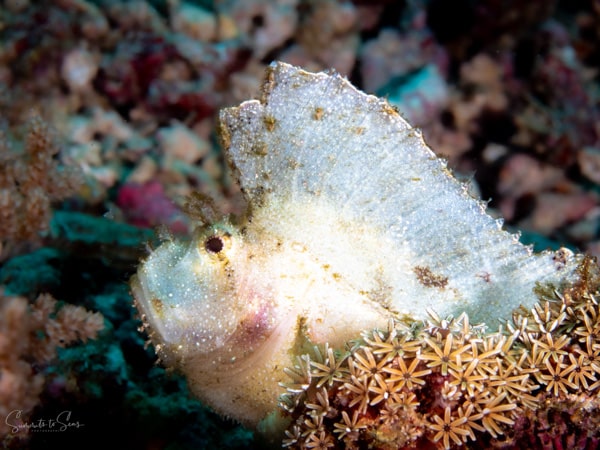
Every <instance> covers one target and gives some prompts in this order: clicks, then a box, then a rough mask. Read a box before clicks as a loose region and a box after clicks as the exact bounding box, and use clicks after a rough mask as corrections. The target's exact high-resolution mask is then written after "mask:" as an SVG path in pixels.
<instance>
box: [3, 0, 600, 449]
mask: <svg viewBox="0 0 600 450" xmlns="http://www.w3.org/2000/svg"><path fill="white" fill-rule="evenodd" d="M599 23H600V5H599V3H598V2H597V1H594V0H581V1H577V2H568V1H558V0H551V1H548V0H532V1H518V0H507V1H503V2H499V1H495V0H480V1H468V0H456V1H451V2H450V1H447V0H410V1H390V0H373V1H364V0H352V1H350V0H349V1H344V0H320V1H319V0H249V1H236V0H214V1H211V0H132V1H125V0H52V1H48V2H41V1H40V2H38V1H35V0H4V1H3V2H2V3H1V4H0V286H3V288H2V289H3V290H2V294H1V295H0V302H1V303H0V309H1V312H2V313H1V314H2V315H1V316H0V416H4V415H6V414H7V413H8V412H10V411H11V410H13V409H15V410H22V411H23V412H24V414H23V417H22V420H23V421H24V423H28V422H27V421H31V420H35V419H36V418H45V417H48V415H49V414H54V413H55V412H56V411H60V410H61V408H62V409H65V408H66V409H69V410H73V414H76V413H77V414H80V415H82V416H84V417H86V418H87V420H88V422H87V424H86V431H85V433H88V434H87V435H85V434H82V435H77V434H67V435H63V434H61V433H47V434H46V435H44V436H42V433H37V434H35V433H30V435H29V436H28V438H27V439H29V440H27V439H25V438H24V436H23V433H11V430H10V428H7V426H6V424H5V423H4V417H2V418H0V419H1V420H0V433H1V434H2V435H4V436H6V437H7V438H6V439H5V441H4V442H5V445H7V446H11V447H19V446H25V445H27V446H29V447H31V448H47V447H48V446H49V445H53V444H54V445H66V443H67V442H68V443H71V444H73V443H74V442H79V443H81V442H86V443H89V442H90V441H94V442H96V443H97V444H96V445H97V446H99V447H100V446H101V444H105V443H107V442H108V441H107V438H106V437H105V435H106V433H105V431H106V429H105V428H102V420H103V419H101V414H102V412H105V411H110V414H111V415H112V416H113V417H115V418H116V419H115V420H117V418H118V420H120V422H121V423H122V425H120V426H121V427H123V429H126V430H127V431H126V433H127V435H128V436H131V441H124V445H125V444H127V445H129V446H130V448H166V447H167V443H173V445H174V446H179V448H211V447H212V448H216V447H220V448H248V447H249V446H252V445H253V442H254V441H253V440H252V439H253V438H252V434H251V433H249V432H247V430H243V429H242V428H240V427H236V426H235V425H232V424H230V423H228V422H227V421H223V420H221V418H218V417H216V416H214V415H211V413H210V412H207V411H205V410H204V409H202V407H201V406H198V405H196V404H195V403H193V402H191V401H190V400H188V397H187V393H186V390H185V383H183V382H182V381H181V380H179V379H177V378H174V377H172V376H171V377H168V376H167V375H166V374H165V373H164V371H163V370H162V369H161V368H159V367H157V366H156V365H155V360H154V359H153V358H154V356H153V353H152V352H151V349H145V348H144V342H143V337H142V336H140V335H139V334H138V333H137V330H136V328H137V326H138V325H139V322H138V321H137V319H136V317H135V314H134V311H133V310H132V308H131V300H130V297H129V294H128V292H127V286H126V281H127V279H128V277H129V276H130V275H131V273H132V272H133V270H134V269H135V266H136V263H137V261H138V260H139V258H141V257H143V255H144V251H145V245H146V244H147V245H152V241H153V239H155V233H154V230H156V229H158V228H159V227H162V228H163V229H164V230H165V233H167V234H168V233H173V234H185V233H187V232H189V231H190V229H191V228H192V224H191V223H190V220H189V218H188V217H187V216H186V215H185V214H184V213H183V212H182V207H183V205H184V203H185V199H186V197H187V196H189V195H190V194H191V193H192V192H200V194H201V195H203V196H205V197H209V198H212V199H213V200H214V202H215V204H216V205H217V206H218V208H219V209H220V211H221V212H223V213H225V214H228V213H236V212H239V211H241V210H242V206H243V205H242V204H241V197H240V193H239V190H238V188H237V187H236V186H235V183H234V182H233V179H232V177H231V176H230V174H229V173H228V171H227V170H226V164H225V161H224V160H223V156H222V154H221V152H220V148H219V145H218V140H217V139H216V136H215V129H216V117H217V113H218V111H219V109H220V108H222V107H224V106H230V105H234V104H237V103H239V102H241V101H243V100H246V99H249V98H253V97H255V96H256V95H257V93H258V92H259V88H260V85H261V82H262V76H263V72H264V69H265V67H266V66H267V65H268V64H269V63H270V62H271V61H273V60H282V61H286V62H289V63H292V64H295V65H300V66H303V67H304V68H306V69H307V70H311V71H318V70H336V71H338V72H340V73H341V74H343V75H345V76H347V77H348V78H349V79H350V81H351V82H353V83H354V84H355V85H357V86H358V87H359V88H361V89H363V90H365V91H367V92H369V93H373V94H376V95H379V96H385V97H386V98H387V99H388V100H389V101H390V103H392V104H393V105H395V106H397V107H398V109H399V111H401V113H402V114H403V115H404V116H405V117H406V118H407V119H408V120H409V121H411V123H413V124H414V125H415V126H418V127H420V128H421V129H422V130H423V133H424V135H425V138H426V141H427V142H428V144H429V145H430V147H431V148H432V149H434V150H435V151H436V152H437V154H438V155H439V156H441V157H444V158H446V159H447V160H448V162H449V165H450V167H451V168H453V169H454V170H455V172H456V174H457V176H459V177H461V178H467V179H471V180H473V182H474V183H472V185H473V186H474V189H475V190H477V191H478V192H474V194H476V195H480V196H481V197H482V198H484V199H489V200H490V203H489V206H490V211H491V212H492V213H493V214H496V215H498V216H502V217H504V219H505V225H506V227H507V228H509V229H511V230H512V231H515V230H520V231H521V232H522V236H521V238H522V240H523V241H524V242H526V243H531V244H533V245H535V248H536V249H538V250H539V249H544V248H558V247H560V246H567V247H569V248H571V249H574V250H577V251H582V252H587V253H588V254H590V255H592V256H598V255H600V233H599V220H600V208H599V206H598V201H599V196H600V142H599V137H600V129H599V128H598V124H599V123H600V120H599V108H598V99H599V92H600V91H599V89H598V76H599V73H598V67H600V27H599V26H598V24H599ZM54 298H56V299H57V300H58V303H56V300H54ZM102 317H103V318H104V319H102ZM103 322H104V328H105V331H103V332H102V333H99V331H100V330H101V329H102V325H103ZM79 341H82V342H79ZM76 344H77V345H76ZM57 348H58V349H57ZM61 380H62V381H61ZM65 380H67V381H65ZM61 383H62V384H61ZM92 405H93V407H92ZM182 405H186V406H185V407H182ZM211 427H213V428H211ZM207 429H220V430H221V431H222V433H205V432H204V431H205V430H207ZM103 430H104V432H103ZM80 431H81V430H80ZM115 431H116V430H112V432H115ZM78 439H80V440H79V441H78ZM134 440H135V442H137V443H138V444H134V443H133V442H134ZM139 442H142V444H139ZM86 445H87V444H86Z"/></svg>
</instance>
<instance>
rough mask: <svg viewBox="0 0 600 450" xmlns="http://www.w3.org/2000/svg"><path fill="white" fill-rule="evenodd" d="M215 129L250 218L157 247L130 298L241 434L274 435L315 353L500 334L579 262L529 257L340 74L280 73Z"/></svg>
mask: <svg viewBox="0 0 600 450" xmlns="http://www.w3.org/2000/svg"><path fill="white" fill-rule="evenodd" d="M220 120H221V124H220V130H219V131H220V135H221V138H222V142H223V146H224V149H225V152H226V156H227V158H228V160H229V162H230V165H231V167H232V169H233V171H234V174H235V175H236V177H237V179H238V180H239V183H240V185H241V187H242V189H243V192H244V194H245V197H246V200H247V204H248V211H247V214H246V215H245V216H244V217H242V218H239V219H238V223H237V224H236V225H235V226H234V225H232V224H231V223H229V222H228V221H223V222H222V223H216V224H201V225H200V226H199V227H198V230H197V231H196V232H195V234H194V236H193V237H192V239H191V241H190V242H178V241H173V240H170V241H167V242H165V243H163V244H162V245H161V246H160V247H159V248H158V249H156V250H155V251H154V252H153V253H152V254H151V255H150V256H149V257H148V258H147V260H146V261H144V262H143V263H142V264H141V265H140V267H139V270H138V273H137V276H135V277H134V278H133V280H132V289H133V294H134V297H135V300H136V305H137V307H138V309H139V311H140V313H141V315H142V318H143V320H144V323H145V325H146V328H147V330H148V332H149V335H150V338H151V340H152V342H153V343H154V344H155V346H156V348H157V352H158V354H159V356H160V357H161V359H162V360H163V361H164V363H165V364H167V365H171V366H174V367H175V368H176V369H177V370H179V371H181V372H183V373H184V374H185V375H186V376H187V378H188V380H189V384H190V387H191V389H192V391H193V392H194V393H195V394H196V395H198V397H199V398H200V399H202V400H203V401H204V402H206V403H207V404H209V405H210V406H212V407H213V408H214V409H215V410H217V411H219V412H221V413H223V414H225V415H227V416H230V417H233V418H235V419H237V420H239V421H241V422H242V423H244V424H247V425H250V426H259V427H263V428H265V429H267V428H269V426H270V425H269V424H270V423H271V422H269V420H270V419H276V416H277V413H276V412H275V411H276V409H277V408H276V405H277V398H278V395H279V394H280V389H281V388H280V387H279V386H278V383H279V382H280V381H281V380H283V379H284V378H285V375H284V373H283V371H282V368H283V367H286V366H291V365H292V361H293V358H294V356H295V355H296V354H299V353H302V352H303V351H304V350H306V348H307V347H306V346H307V345H310V344H312V343H323V342H329V343H330V344H331V345H333V346H339V345H342V343H343V342H345V341H346V340H348V339H352V338H355V337H357V336H359V334H360V332H361V331H362V330H364V329H370V328H375V327H385V326H386V325H387V320H388V318H389V317H390V316H391V315H396V316H399V317H406V318H410V319H422V318H424V317H425V315H426V309H427V308H432V309H433V310H434V311H436V312H437V313H438V314H439V315H440V316H442V317H443V316H445V315H447V314H453V315H458V314H460V313H461V312H463V311H466V312H468V314H469V316H470V318H471V321H472V322H477V321H478V322H486V323H487V324H488V325H491V326H494V327H495V326H496V325H497V319H499V318H503V317H505V318H508V317H510V313H511V311H512V310H513V309H514V308H516V307H518V306H519V305H520V304H523V305H525V306H529V307H530V306H532V305H533V303H534V302H535V301H536V296H535V294H534V292H533V288H534V287H535V284H536V282H544V283H555V284H559V283H561V282H562V281H565V280H571V281H572V279H573V278H574V277H575V276H576V275H575V268H576V267H577V263H578V261H579V260H580V258H578V257H575V256H573V255H572V254H571V253H569V252H568V251H561V252H559V253H556V254H555V253H549V252H548V253H543V254H540V255H532V254H531V251H530V249H528V248H526V247H524V246H523V245H521V244H520V243H519V242H518V240H517V239H516V237H514V236H512V235H510V234H508V233H507V232H505V231H503V230H501V225H500V223H499V222H498V221H496V220H494V219H493V218H491V217H490V216H488V215H487V214H485V211H484V210H485V208H484V205H483V204H482V202H481V201H479V200H476V199H473V198H472V197H471V196H470V195H469V194H468V189H467V188H466V187H465V186H464V185H462V184H461V183H459V182H457V181H456V180H455V179H454V178H453V177H452V175H451V174H450V173H449V171H448V170H447V168H446V166H445V163H444V162H442V161H441V160H439V159H438V158H436V157H435V155H434V154H433V152H432V151H431V150H430V149H429V148H428V147H427V146H426V144H425V143H424V141H423V139H422V137H421V134H420V133H419V131H417V130H415V129H414V128H412V127H411V126H410V125H409V124H408V123H407V122H406V121H405V120H404V119H403V118H402V117H401V116H400V114H399V113H398V112H397V111H395V110H394V109H393V108H392V107H391V106H390V105H389V104H388V103H387V102H386V101H384V100H381V99H378V98H376V97H373V96H369V95H366V94H364V93H362V92H360V91H358V90H357V89H355V88H354V87H353V86H351V85H350V83H349V82H348V81H347V80H345V79H344V78H342V77H341V76H339V75H329V74H326V73H318V74H313V73H308V72H305V71H303V70H301V69H299V68H296V67H293V66H289V65H286V64H283V63H275V64H273V65H271V67H270V68H269V69H268V72H267V75H266V79H265V82H264V88H263V93H262V98H261V99H260V100H252V101H248V102H244V103H242V104H241V105H240V106H239V107H237V108H229V109H226V110H224V111H223V112H222V113H221V116H220ZM221 247H222V248H221ZM269 415H270V419H269V420H266V418H267V417H268V416H269Z"/></svg>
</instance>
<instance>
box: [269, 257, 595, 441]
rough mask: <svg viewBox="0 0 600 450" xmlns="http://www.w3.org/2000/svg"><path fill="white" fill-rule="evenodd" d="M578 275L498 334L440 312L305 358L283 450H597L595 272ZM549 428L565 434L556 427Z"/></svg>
mask: <svg viewBox="0 0 600 450" xmlns="http://www.w3.org/2000/svg"><path fill="white" fill-rule="evenodd" d="M580 275H581V277H580V281H578V282H577V283H576V284H574V285H571V286H561V287H552V286H550V287H544V288H542V287H540V288H539V290H538V297H539V299H540V300H539V303H538V304H536V305H535V307H534V308H532V309H531V310H530V311H528V310H526V309H524V308H521V309H520V310H518V311H516V312H515V313H514V316H513V318H512V320H511V321H510V322H509V323H507V324H506V326H505V327H502V328H501V329H500V330H499V331H498V332H495V333H489V332H486V330H485V328H484V327H483V326H473V325H471V324H470V323H469V320H468V317H467V316H466V315H461V316H460V317H458V318H451V317H449V318H446V319H441V318H440V317H438V316H437V315H436V314H435V313H433V312H430V318H429V320H427V321H426V322H424V323H417V322H413V323H404V322H402V321H400V320H391V321H390V324H389V326H388V329H387V330H374V331H369V332H365V333H364V334H363V336H362V337H361V338H360V339H359V340H357V341H355V342H351V343H349V344H348V346H347V348H346V349H345V350H343V351H342V350H336V349H332V348H329V347H328V346H326V347H325V348H324V349H323V348H315V350H314V352H313V354H311V355H304V356H302V357H299V358H298V359H297V363H296V366H295V367H294V369H291V370H287V373H288V375H289V376H290V378H291V382H290V383H286V384H285V385H284V387H285V388H286V389H287V392H286V393H284V394H283V395H282V397H281V403H280V406H281V407H282V408H283V409H284V410H285V411H286V412H287V414H289V416H290V417H291V419H292V424H291V425H290V427H289V428H288V430H287V431H286V435H287V437H286V439H285V441H284V445H285V446H287V447H291V448H300V449H305V448H367V447H368V448H376V449H400V448H430V447H428V445H431V443H434V444H435V445H437V447H438V448H444V449H449V448H454V447H461V446H466V447H469V446H472V447H473V448H475V447H476V448H481V446H482V445H484V446H485V447H486V448H488V447H500V446H502V448H522V445H523V444H524V443H526V445H527V446H528V448H557V447H556V446H555V447H545V446H544V445H547V442H552V443H554V445H556V444H557V443H559V442H562V444H561V445H563V446H564V445H569V443H571V445H575V444H576V445H577V447H576V448H587V447H586V445H591V444H592V443H594V442H597V441H598V438H599V435H598V427H597V425H598V423H597V422H598V419H597V417H599V414H600V402H599V401H598V398H597V395H596V394H597V392H599V391H600V307H599V304H598V301H597V296H598V295H599V288H600V271H599V269H598V266H597V265H596V263H595V261H592V259H591V258H588V259H585V260H584V262H583V263H582V265H581V267H580ZM578 405H579V406H578ZM580 408H585V409H586V411H587V414H584V415H585V416H586V417H583V415H582V414H581V413H580V412H579V409H580ZM549 416H553V417H554V416H557V417H560V418H561V419H560V424H561V426H562V427H563V428H564V430H562V431H561V432H557V429H556V427H549V426H547V424H548V422H549V421H550V419H548V417H549ZM475 441H477V444H475V443H474V442H475ZM565 448H566V447H565Z"/></svg>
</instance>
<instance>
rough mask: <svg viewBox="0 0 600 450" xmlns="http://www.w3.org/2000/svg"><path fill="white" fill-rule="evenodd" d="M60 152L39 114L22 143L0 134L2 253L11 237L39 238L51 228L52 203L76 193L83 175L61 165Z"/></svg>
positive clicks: (23, 238) (0, 240) (17, 239)
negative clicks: (79, 175) (42, 232)
mask: <svg viewBox="0 0 600 450" xmlns="http://www.w3.org/2000/svg"><path fill="white" fill-rule="evenodd" d="M19 147H22V148H19ZM59 151H60V147H59V145H58V144H57V142H56V138H55V136H54V135H53V133H52V131H51V130H50V128H49V127H48V125H47V124H46V123H45V122H44V121H43V120H42V119H40V118H39V117H34V118H33V119H31V120H30V122H29V127H28V131H27V137H26V139H25V142H24V143H22V145H21V143H20V142H17V141H14V140H9V139H8V138H7V136H3V135H2V134H0V223H1V224H2V227H1V228H0V253H2V252H1V249H2V246H3V245H7V243H8V241H9V240H16V241H28V240H35V239H37V238H39V232H40V231H44V230H46V229H47V227H48V223H49V221H50V217H51V209H50V206H51V203H52V202H54V201H57V200H61V199H63V198H65V197H67V196H68V195H70V194H72V193H74V191H75V187H76V186H77V184H78V182H79V178H78V176H77V174H76V172H74V171H73V170H71V169H70V168H68V167H65V166H62V165H60V164H59V161H58V160H57V155H58V153H59Z"/></svg>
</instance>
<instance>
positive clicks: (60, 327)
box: [0, 291, 104, 444]
mask: <svg viewBox="0 0 600 450" xmlns="http://www.w3.org/2000/svg"><path fill="white" fill-rule="evenodd" d="M0 300H1V301H2V309H1V310H0V417H1V418H2V420H1V421H0V439H2V440H4V443H5V444H8V443H9V441H11V440H12V439H23V438H24V437H25V436H26V435H27V428H21V427H20V425H22V424H24V423H26V422H27V419H28V417H29V414H30V413H31V412H32V410H33V408H34V407H35V406H36V405H37V403H38V401H39V396H40V394H41V393H42V391H43V389H44V382H45V377H44V372H43V369H44V367H46V366H47V365H48V364H49V363H50V362H51V361H52V360H53V359H54V358H56V355H57V349H58V347H66V346H67V345H70V344H72V343H74V342H76V341H78V340H82V341H84V342H85V341H86V340H88V339H94V338H95V337H96V335H97V333H98V332H99V331H100V330H102V328H103V326H104V318H103V317H102V315H101V314H100V313H91V312H89V311H87V310H86V309H85V308H83V307H80V306H74V305H64V306H62V307H60V308H58V309H57V301H56V300H55V299H54V298H52V296H50V295H48V294H41V295H40V296H38V298H37V299H36V300H35V302H34V303H33V304H32V305H29V303H28V301H27V300H26V299H25V298H23V297H10V296H5V295H4V294H3V293H2V291H0ZM9 418H10V420H9Z"/></svg>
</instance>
